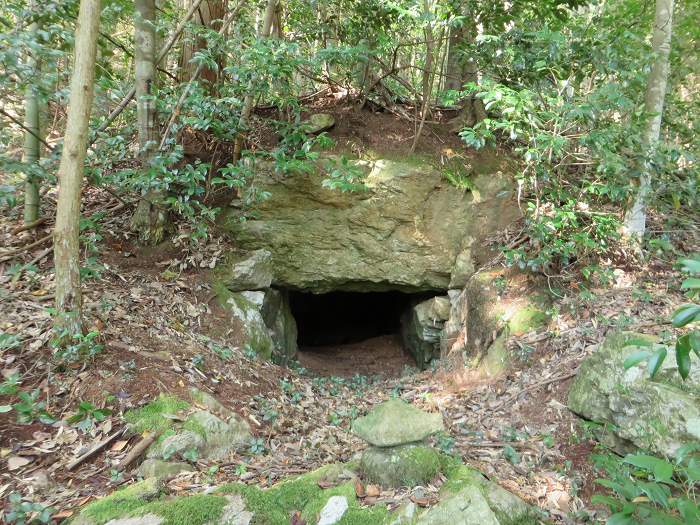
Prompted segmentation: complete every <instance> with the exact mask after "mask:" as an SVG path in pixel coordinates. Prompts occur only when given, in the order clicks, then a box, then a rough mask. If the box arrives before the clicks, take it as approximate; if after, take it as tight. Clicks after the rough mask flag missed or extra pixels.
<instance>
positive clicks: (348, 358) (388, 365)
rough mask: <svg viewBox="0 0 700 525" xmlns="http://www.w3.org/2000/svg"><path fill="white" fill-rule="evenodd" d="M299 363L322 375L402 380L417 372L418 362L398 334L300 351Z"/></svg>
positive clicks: (301, 349)
mask: <svg viewBox="0 0 700 525" xmlns="http://www.w3.org/2000/svg"><path fill="white" fill-rule="evenodd" d="M298 359H299V364H301V366H302V367H304V368H307V369H309V371H311V372H312V373H314V374H317V375H320V376H339V377H353V376H354V375H356V374H359V375H364V376H379V377H382V378H385V379H389V378H396V377H400V376H401V375H402V374H403V373H405V372H406V371H407V370H409V371H410V370H411V368H414V369H415V366H416V362H415V360H413V359H412V358H411V357H410V356H409V355H408V354H406V352H405V351H404V348H403V343H402V342H401V337H400V336H398V335H383V336H379V337H373V338H371V339H367V340H365V341H361V342H359V343H353V344H346V345H334V346H310V347H305V348H304V347H302V348H300V349H299V355H298Z"/></svg>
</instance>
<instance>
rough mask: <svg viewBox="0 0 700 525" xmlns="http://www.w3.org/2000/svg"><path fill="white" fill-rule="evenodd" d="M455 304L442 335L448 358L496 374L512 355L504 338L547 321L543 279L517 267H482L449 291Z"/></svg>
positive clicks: (443, 356)
mask: <svg viewBox="0 0 700 525" xmlns="http://www.w3.org/2000/svg"><path fill="white" fill-rule="evenodd" d="M448 295H449V298H450V302H451V309H450V315H449V318H448V320H447V321H446V322H445V324H444V329H443V331H442V334H441V341H440V355H441V357H442V358H443V359H446V361H445V362H446V363H450V362H452V361H455V363H456V364H458V366H460V367H461V366H464V365H467V366H470V367H472V368H476V367H480V370H481V371H482V372H483V373H485V374H486V375H497V374H498V373H500V372H501V371H502V370H503V369H504V368H506V367H507V365H508V363H509V360H510V356H509V353H508V351H507V347H506V342H507V340H508V338H509V337H510V336H511V335H520V334H523V333H526V332H528V331H530V330H533V329H535V328H538V327H540V326H542V325H543V324H545V323H546V322H547V321H548V319H549V317H548V314H547V308H548V306H549V304H548V299H547V296H546V294H545V293H544V291H543V287H542V285H541V283H539V282H536V281H535V280H531V278H530V277H528V276H527V275H526V274H522V273H518V272H515V271H513V270H505V269H497V270H481V271H478V272H477V273H475V274H474V275H472V276H471V277H470V278H469V279H468V281H467V284H466V286H465V287H464V288H463V289H462V290H449V292H448Z"/></svg>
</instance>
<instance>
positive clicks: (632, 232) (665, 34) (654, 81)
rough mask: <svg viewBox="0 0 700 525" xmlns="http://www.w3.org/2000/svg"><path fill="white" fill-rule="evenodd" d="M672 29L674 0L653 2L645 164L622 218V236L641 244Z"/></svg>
mask: <svg viewBox="0 0 700 525" xmlns="http://www.w3.org/2000/svg"><path fill="white" fill-rule="evenodd" d="M672 28H673V0H656V13H655V16H654V35H653V38H652V50H653V51H654V54H655V55H656V57H655V59H654V63H653V64H652V67H651V72H650V73H649V78H648V79H647V88H646V95H645V97H644V111H645V112H646V113H647V114H648V115H651V116H650V117H649V118H648V120H647V122H646V128H645V129H644V134H643V136H642V145H643V147H644V149H645V151H644V154H645V155H646V157H647V160H645V161H644V163H643V165H642V168H641V172H640V174H639V187H638V189H637V193H636V195H635V197H634V200H633V201H632V204H631V206H630V208H629V209H628V210H627V213H626V214H625V220H624V226H623V232H624V233H625V235H626V236H628V237H629V238H631V239H636V240H637V241H641V238H642V236H643V235H644V230H645V229H646V218H647V214H646V198H647V195H648V194H649V190H650V189H651V164H650V161H649V158H650V157H651V156H652V155H653V154H654V151H655V150H656V145H657V143H658V141H659V136H660V134H661V117H662V114H663V109H664V99H665V97H666V84H667V82H668V76H669V69H670V66H669V60H668V57H669V55H670V53H671V32H672Z"/></svg>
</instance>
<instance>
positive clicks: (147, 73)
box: [134, 0, 158, 164]
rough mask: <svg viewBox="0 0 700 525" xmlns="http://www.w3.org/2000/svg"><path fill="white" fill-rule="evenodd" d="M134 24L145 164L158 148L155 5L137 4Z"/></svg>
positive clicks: (150, 0)
mask: <svg viewBox="0 0 700 525" xmlns="http://www.w3.org/2000/svg"><path fill="white" fill-rule="evenodd" d="M135 4H136V19H135V20H134V42H135V60H134V64H135V65H134V68H135V88H136V120H137V122H138V141H139V156H140V158H141V161H142V163H143V164H146V163H147V162H149V161H150V160H151V158H152V157H153V154H154V152H155V151H156V150H157V148H158V127H157V123H156V80H157V79H156V30H155V24H156V2H155V0H136V1H135Z"/></svg>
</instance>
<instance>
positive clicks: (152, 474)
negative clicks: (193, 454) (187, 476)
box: [138, 458, 194, 479]
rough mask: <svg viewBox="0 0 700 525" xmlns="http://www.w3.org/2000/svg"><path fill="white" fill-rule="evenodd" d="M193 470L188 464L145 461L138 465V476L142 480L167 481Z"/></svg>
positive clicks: (156, 460) (155, 460)
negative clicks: (142, 478)
mask: <svg viewBox="0 0 700 525" xmlns="http://www.w3.org/2000/svg"><path fill="white" fill-rule="evenodd" d="M193 470H194V468H192V466H191V465H189V464H188V463H183V462H170V461H163V460H160V459H154V458H152V459H147V460H146V461H144V462H143V463H141V465H139V469H138V472H139V476H142V477H144V478H155V479H167V478H172V477H174V476H177V475H178V474H181V473H182V472H192V471H193Z"/></svg>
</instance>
